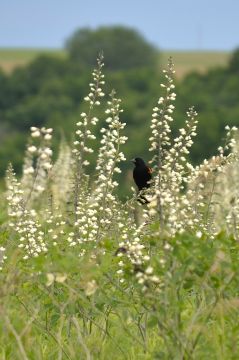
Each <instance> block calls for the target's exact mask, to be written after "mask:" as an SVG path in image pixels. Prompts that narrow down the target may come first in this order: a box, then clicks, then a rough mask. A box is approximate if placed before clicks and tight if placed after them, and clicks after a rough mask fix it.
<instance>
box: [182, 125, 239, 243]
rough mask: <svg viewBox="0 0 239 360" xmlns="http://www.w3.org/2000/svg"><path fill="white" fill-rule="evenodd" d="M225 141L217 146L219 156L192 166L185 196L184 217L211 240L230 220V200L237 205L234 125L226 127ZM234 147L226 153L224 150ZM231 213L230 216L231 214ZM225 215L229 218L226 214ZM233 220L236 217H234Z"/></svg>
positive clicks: (236, 156) (236, 160) (231, 206)
mask: <svg viewBox="0 0 239 360" xmlns="http://www.w3.org/2000/svg"><path fill="white" fill-rule="evenodd" d="M226 130H227V134H226V141H225V145H224V147H220V148H219V149H218V150H219V155H218V156H213V157H212V158H211V159H209V160H204V161H203V163H202V164H201V165H199V166H196V167H195V168H194V169H193V168H191V173H190V176H188V179H187V184H188V187H187V192H186V194H185V195H184V199H185V202H186V203H187V204H186V205H187V206H186V211H187V213H188V215H187V217H185V218H187V220H188V222H189V224H190V225H191V227H192V228H193V227H194V228H195V229H196V228H197V229H198V230H199V231H200V232H201V233H204V234H206V235H207V236H208V237H209V238H211V239H213V238H214V237H215V235H216V234H217V233H218V232H219V231H221V230H222V229H223V228H225V226H226V223H225V219H226V218H227V224H228V225H229V222H230V221H232V218H234V215H233V216H232V218H231V215H232V214H233V203H234V205H235V206H236V201H235V202H233V199H234V200H236V198H237V196H238V195H237V194H238V186H237V185H238V180H237V175H238V171H239V169H238V150H237V149H236V141H235V139H234V134H235V131H236V128H235V127H233V128H232V129H230V128H229V127H226ZM228 150H233V151H232V152H229V154H228V155H226V151H228ZM230 214H231V215H230ZM227 216H228V217H227ZM234 219H235V218H234Z"/></svg>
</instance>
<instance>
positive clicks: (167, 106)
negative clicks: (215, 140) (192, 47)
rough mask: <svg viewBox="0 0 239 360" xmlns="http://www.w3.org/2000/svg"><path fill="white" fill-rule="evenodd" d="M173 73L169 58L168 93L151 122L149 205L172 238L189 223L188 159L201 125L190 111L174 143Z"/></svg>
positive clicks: (162, 99)
mask: <svg viewBox="0 0 239 360" xmlns="http://www.w3.org/2000/svg"><path fill="white" fill-rule="evenodd" d="M173 74H174V67H173V63H172V61H171V59H169V64H168V70H167V71H165V77H166V84H165V85H164V84H161V87H162V88H163V89H165V92H166V93H165V95H164V96H163V97H160V99H159V101H158V104H159V106H157V107H155V108H154V109H153V110H154V113H153V116H152V121H151V129H152V136H151V137H150V142H151V148H150V151H154V155H153V159H152V163H153V169H154V174H155V176H154V180H153V186H152V187H151V190H150V191H151V192H153V197H152V199H151V202H150V204H149V214H150V216H152V217H153V216H156V215H157V216H158V218H159V223H160V228H161V230H162V231H165V232H166V233H168V234H171V235H174V234H175V233H176V232H181V231H183V230H184V225H185V221H182V219H184V218H185V215H186V208H185V202H186V200H185V199H184V198H183V197H182V191H183V190H184V189H185V184H186V182H187V174H188V172H189V171H190V168H191V165H190V164H189V163H188V162H187V156H188V154H189V148H190V147H191V146H192V144H193V140H192V139H193V137H194V136H196V127H197V122H198V121H197V120H196V116H197V113H196V112H195V111H194V109H193V108H190V109H189V111H188V112H187V116H188V119H187V120H186V122H185V128H182V129H180V130H179V136H178V137H176V138H175V139H174V141H172V140H171V135H170V134H171V126H170V123H171V122H172V121H173V118H172V113H173V110H174V105H172V101H174V100H175V98H176V94H175V93H174V88H175V86H174V84H173ZM182 200H183V201H184V204H182ZM182 205H183V206H182Z"/></svg>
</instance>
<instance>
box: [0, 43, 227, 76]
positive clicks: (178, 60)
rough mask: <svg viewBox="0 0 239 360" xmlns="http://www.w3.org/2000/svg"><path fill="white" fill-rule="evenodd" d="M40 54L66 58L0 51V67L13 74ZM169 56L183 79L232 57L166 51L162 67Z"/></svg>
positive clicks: (29, 51)
mask: <svg viewBox="0 0 239 360" xmlns="http://www.w3.org/2000/svg"><path fill="white" fill-rule="evenodd" d="M40 54H48V55H56V56H66V54H65V52H64V50H51V49H0V67H1V68H2V69H3V70H4V71H5V72H7V73H11V71H13V70H14V69H15V68H16V67H19V66H24V65H26V64H27V63H29V62H30V61H32V60H33V59H35V58H36V57H37V56H39V55H40ZM169 56H172V57H173V59H174V63H175V65H176V68H177V76H178V77H180V78H181V77H183V76H184V75H185V74H187V73H189V72H191V71H200V72H205V71H207V70H208V69H210V68H212V67H215V66H225V65H226V64H227V62H228V59H229V57H230V53H229V52H216V51H214V52H213V51H174V50H172V51H164V52H163V53H162V62H161V63H162V65H163V66H164V67H166V65H167V60H168V58H169Z"/></svg>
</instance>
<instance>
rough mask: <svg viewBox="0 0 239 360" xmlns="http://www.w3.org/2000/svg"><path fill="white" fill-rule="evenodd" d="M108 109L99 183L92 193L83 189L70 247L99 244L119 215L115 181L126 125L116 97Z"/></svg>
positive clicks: (112, 96) (100, 156)
mask: <svg viewBox="0 0 239 360" xmlns="http://www.w3.org/2000/svg"><path fill="white" fill-rule="evenodd" d="M108 105H109V109H107V110H106V113H107V114H109V115H111V116H109V117H108V118H107V119H106V123H107V124H108V128H107V129H106V128H103V129H101V132H102V140H101V147H100V149H99V152H98V160H97V166H96V171H97V174H96V180H95V182H94V183H93V185H92V188H93V190H91V188H89V187H87V186H86V187H85V190H84V188H83V187H82V188H81V193H80V194H79V201H78V205H77V208H76V215H77V217H76V221H75V223H74V227H75V228H76V229H75V230H76V231H72V232H71V233H70V234H69V237H68V242H69V243H70V245H71V246H74V245H76V244H77V243H80V244H82V243H87V242H92V241H94V242H99V241H100V240H101V238H102V237H103V236H104V235H105V231H106V230H107V231H109V229H110V228H111V226H112V218H114V216H113V214H114V212H116V207H117V202H116V198H115V195H114V194H113V191H114V189H115V188H116V187H117V185H118V183H117V182H116V181H115V180H114V174H115V173H119V172H120V169H119V167H118V164H119V162H121V161H124V160H125V157H124V154H123V153H122V152H121V151H120V146H121V145H122V144H124V143H125V141H126V140H127V138H126V137H125V136H122V135H121V131H122V130H123V129H124V127H125V124H123V123H121V122H120V119H119V115H120V113H121V111H122V110H121V109H120V100H119V99H116V98H115V97H114V93H112V95H111V101H109V102H108Z"/></svg>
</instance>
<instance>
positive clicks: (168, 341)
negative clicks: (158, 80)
mask: <svg viewBox="0 0 239 360" xmlns="http://www.w3.org/2000/svg"><path fill="white" fill-rule="evenodd" d="M103 69H104V64H103V56H102V55H99V57H98V59H97V67H96V69H95V70H94V71H93V74H92V82H91V83H90V84H89V93H88V95H86V97H85V98H84V100H83V101H84V102H85V109H86V110H85V112H83V113H81V117H80V118H79V119H78V122H77V123H76V125H75V134H74V136H73V137H74V140H73V141H72V144H69V143H67V142H66V141H64V140H62V142H61V144H60V146H59V151H58V154H57V156H56V155H55V154H53V151H52V146H51V144H52V140H53V139H54V129H52V128H44V127H42V128H38V127H31V129H30V137H29V141H28V144H27V146H26V152H25V158H24V161H23V170H22V176H21V177H20V178H19V177H18V176H16V174H15V172H14V169H13V167H12V165H11V164H9V167H8V169H7V172H6V190H5V191H4V192H3V193H2V194H1V205H0V209H1V212H0V224H1V226H0V269H1V271H0V318H1V321H0V358H1V359H11V360H12V359H13V360H14V359H24V360H27V359H32V360H38V359H39V360H40V359H47V360H55V359H57V360H63V359H72V360H73V359H74V360H79V359H87V360H90V359H92V360H93V359H102V360H103V359H104V360H111V359H129V360H131V359H132V360H138V359H149V360H150V359H181V360H183V359H200V360H201V359H215V360H216V359H237V358H238V353H239V320H238V319H239V297H238V295H239V139H238V131H237V128H236V127H229V126H227V127H226V128H225V136H224V138H223V139H222V140H221V146H220V147H219V148H218V150H217V152H216V153H215V156H213V157H211V158H208V159H205V160H204V161H203V162H202V163H201V164H199V165H193V164H191V163H190V160H189V159H190V150H191V147H192V146H193V142H194V138H195V137H196V136H197V127H198V126H200V114H199V115H198V114H197V112H196V110H195V109H194V107H189V108H188V111H187V112H186V113H185V122H184V127H183V128H180V129H178V134H177V135H176V136H174V135H172V133H171V130H172V129H171V124H172V122H173V121H174V108H175V105H174V103H175V99H176V89H175V85H174V72H175V70H174V65H173V63H172V59H169V62H168V68H167V69H166V70H164V79H165V81H164V82H163V83H162V84H159V94H158V102H157V103H156V104H155V106H154V108H153V111H152V116H151V122H149V124H148V126H149V127H150V129H151V134H150V138H149V140H148V139H146V140H145V141H149V143H150V148H149V158H151V161H150V166H151V167H152V180H151V184H150V187H149V188H148V189H146V190H142V192H143V195H144V196H145V197H146V198H147V199H148V204H141V203H140V202H139V201H137V199H138V196H139V195H140V194H138V193H137V191H136V190H134V189H132V193H131V196H129V197H128V198H127V199H124V200H122V199H121V198H120V197H119V195H118V191H117V190H118V187H119V186H120V184H119V180H118V178H119V177H118V174H119V173H120V172H121V171H122V168H121V165H122V163H123V162H124V161H126V158H125V155H124V144H125V143H126V142H127V137H126V136H125V133H126V132H125V127H126V124H125V123H123V122H122V121H121V112H122V111H123V106H122V104H121V100H120V99H119V98H118V97H117V92H116V91H115V90H112V91H111V92H110V93H109V94H105V92H106V90H105V88H106V86H105V78H104V74H103ZM177 96H180V94H177ZM189 105H190V106H191V105H193V104H189ZM99 106H104V116H103V118H100V119H99V118H98V117H97V116H96V113H97V112H96V111H95V110H96V109H97V108H98V107H99ZM195 108H196V104H195ZM149 117H150V114H149ZM99 121H100V124H101V130H100V134H101V135H100V138H99V136H96V134H95V128H96V125H97V124H98V123H99ZM145 121H147V120H145ZM92 142H97V144H98V146H97V149H98V150H97V154H94V155H95V156H94V157H93V155H92V153H93V152H94V151H93V149H92ZM135 155H139V154H135ZM94 159H96V160H94ZM128 160H129V159H127V161H128ZM91 165H93V167H91ZM92 168H94V169H95V171H94V173H92V170H91V169H92ZM132 168H133V166H132Z"/></svg>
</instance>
